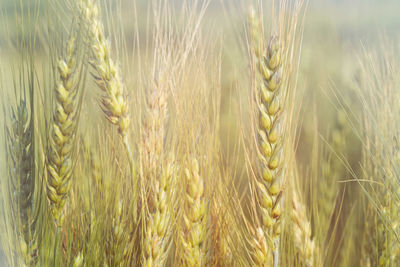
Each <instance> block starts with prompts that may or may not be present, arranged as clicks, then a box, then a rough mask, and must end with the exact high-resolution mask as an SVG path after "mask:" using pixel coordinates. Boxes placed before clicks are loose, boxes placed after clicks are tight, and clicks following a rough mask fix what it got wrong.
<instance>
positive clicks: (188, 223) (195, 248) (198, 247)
mask: <svg viewBox="0 0 400 267" xmlns="http://www.w3.org/2000/svg"><path fill="white" fill-rule="evenodd" d="M185 178H186V190H185V203H184V210H183V223H182V229H181V233H180V239H181V240H180V241H181V243H182V249H183V251H182V254H183V258H182V261H183V264H184V266H193V267H194V266H196V267H200V266H204V265H205V261H204V259H205V248H204V245H205V238H206V234H207V229H206V223H207V221H206V209H207V206H206V201H205V198H204V180H203V179H202V177H201V176H200V167H199V162H198V161H197V159H195V158H193V159H192V160H191V162H190V163H189V166H188V168H186V169H185Z"/></svg>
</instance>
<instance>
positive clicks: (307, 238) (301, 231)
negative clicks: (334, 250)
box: [291, 190, 315, 267]
mask: <svg viewBox="0 0 400 267" xmlns="http://www.w3.org/2000/svg"><path fill="white" fill-rule="evenodd" d="M292 207H293V209H292V214H291V219H292V228H293V235H294V244H295V246H296V248H297V250H298V252H299V255H300V259H301V260H302V261H303V262H304V263H305V264H306V266H308V267H311V266H313V261H314V250H315V245H314V240H313V239H312V237H311V224H310V221H309V219H308V218H307V214H306V210H305V207H304V205H303V203H302V202H300V200H299V198H298V196H297V193H296V192H295V191H294V190H293V194H292Z"/></svg>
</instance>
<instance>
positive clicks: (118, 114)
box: [79, 0, 138, 213]
mask: <svg viewBox="0 0 400 267" xmlns="http://www.w3.org/2000/svg"><path fill="white" fill-rule="evenodd" d="M79 8H80V11H81V12H82V14H83V19H84V21H85V24H86V25H87V27H88V31H89V35H90V42H89V43H90V48H91V54H92V56H91V64H92V66H93V67H94V69H95V71H96V74H95V75H94V77H95V79H96V83H97V86H98V87H99V88H100V89H101V90H102V91H103V92H104V95H103V97H102V101H101V104H102V110H103V112H104V114H105V116H106V118H107V119H108V120H109V121H110V122H111V123H112V124H114V125H116V126H118V132H119V134H120V135H121V137H122V141H123V144H124V148H125V150H126V153H127V156H128V160H129V165H130V168H131V175H132V178H133V184H134V199H136V198H137V196H138V190H137V184H136V170H135V165H134V160H133V154H132V149H131V146H130V144H129V141H128V128H129V124H130V119H129V116H128V115H129V114H128V104H127V97H126V94H125V92H124V90H125V85H124V83H123V82H122V77H121V70H120V68H119V67H118V64H116V63H115V62H114V61H113V60H112V58H111V47H110V43H109V42H108V41H107V39H106V36H105V33H104V27H103V24H102V23H101V20H100V18H99V8H98V6H97V5H96V2H95V1H94V0H80V2H79ZM135 213H136V212H135Z"/></svg>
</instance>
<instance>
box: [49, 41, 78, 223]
mask: <svg viewBox="0 0 400 267" xmlns="http://www.w3.org/2000/svg"><path fill="white" fill-rule="evenodd" d="M57 70H58V79H59V81H58V83H57V85H56V88H55V92H56V104H55V112H54V116H53V123H52V125H51V134H50V137H49V143H50V144H49V147H48V150H49V151H48V157H47V171H48V177H47V183H46V189H47V190H46V192H47V198H48V200H49V202H50V209H51V212H52V214H53V217H54V219H55V222H56V224H57V225H58V226H60V225H61V224H62V219H63V215H62V209H63V207H64V205H65V202H66V199H67V197H68V194H69V191H70V188H71V184H72V183H71V180H72V179H71V177H72V166H73V162H72V158H71V156H72V150H73V147H74V144H75V139H76V138H75V136H76V128H77V121H78V116H79V106H78V105H79V101H78V87H79V86H78V76H79V74H78V73H77V68H76V51H75V38H74V37H73V35H71V37H70V39H69V41H68V43H67V47H66V57H65V58H64V59H61V60H59V61H58V68H57Z"/></svg>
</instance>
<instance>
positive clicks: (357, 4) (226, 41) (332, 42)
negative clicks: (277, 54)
mask: <svg viewBox="0 0 400 267" xmlns="http://www.w3.org/2000/svg"><path fill="white" fill-rule="evenodd" d="M133 1H134V0H121V1H118V3H117V1H102V2H107V5H109V6H110V7H111V10H118V9H119V10H122V16H121V17H120V18H115V20H117V21H118V20H121V22H122V23H123V25H122V26H121V25H120V26H121V27H120V28H121V29H123V31H124V36H125V40H124V41H125V42H126V44H127V46H128V47H129V46H130V45H131V44H132V43H133V42H134V40H135V36H136V34H139V40H140V41H141V42H146V40H147V39H148V36H147V32H148V30H147V27H148V26H147V18H148V16H149V15H151V5H150V4H149V3H148V2H150V1H147V0H136V7H137V11H136V12H135V11H134V10H133V9H132V7H133V4H132V2H133ZM189 1H190V0H189ZM120 2H121V3H120ZM175 2H176V7H177V8H179V7H180V3H181V0H176V1H175ZM265 2H267V1H265ZM36 3H37V2H35V1H17V0H0V12H1V13H0V18H1V25H0V26H1V27H0V66H1V68H2V71H3V72H4V73H3V76H4V77H5V78H6V79H7V65H8V64H10V63H12V61H13V58H12V57H13V56H11V55H13V54H12V53H10V47H12V44H15V43H16V42H17V28H18V27H17V26H18V21H19V18H17V16H18V15H16V13H15V6H16V5H17V6H18V5H20V4H22V5H23V7H24V9H32V8H34V7H35V6H36ZM42 5H43V4H42ZM250 5H251V1H246V0H212V1H211V4H210V6H209V8H208V11H207V13H206V17H205V20H204V31H205V32H206V33H207V34H209V35H210V37H209V38H218V40H221V46H222V49H221V51H222V52H221V53H222V72H221V75H222V76H221V79H222V94H223V95H224V96H227V97H222V103H221V111H222V114H221V135H223V136H227V135H229V136H230V138H221V141H222V142H223V146H224V147H225V149H229V147H230V146H233V145H234V144H235V143H237V140H238V138H239V136H238V135H239V134H238V133H239V131H238V127H239V126H238V125H239V123H238V118H237V109H238V106H239V103H240V101H241V100H240V99H241V98H244V97H246V96H247V95H248V92H247V91H246V87H245V86H244V84H245V82H246V81H244V82H243V81H242V80H241V79H240V78H241V77H240V75H239V74H240V73H241V72H242V71H247V58H246V57H247V54H246V53H247V52H246V45H245V40H246V39H245V38H246V19H247V11H248V10H249V6H250ZM266 6H267V5H266ZM41 8H43V6H42V7H41ZM134 14H137V18H135V19H133V18H132V16H133V15H134ZM399 14H400V1H398V0H352V1H348V0H309V3H308V9H307V13H306V16H305V22H304V36H303V46H302V51H301V59H300V70H299V89H300V90H301V91H302V102H301V103H299V105H301V106H302V108H301V109H302V113H301V115H300V120H301V121H300V122H299V124H300V125H301V127H300V137H299V138H300V140H299V149H298V151H297V153H298V157H299V160H300V161H303V163H306V164H304V165H305V166H306V167H307V162H308V160H309V154H310V153H311V147H312V141H313V132H312V131H313V127H307V126H308V125H309V124H313V123H315V121H314V120H313V119H314V118H315V119H317V125H318V131H319V136H320V138H321V139H323V140H325V139H326V140H328V139H329V138H330V136H331V130H332V129H333V128H335V124H336V123H337V116H338V111H339V110H340V109H342V108H344V109H345V110H346V111H347V112H349V113H350V114H353V115H354V116H357V112H358V111H359V108H358V106H357V100H356V99H355V96H354V88H355V86H356V83H357V76H358V75H359V72H360V70H359V57H360V56H361V54H362V52H363V49H364V48H365V47H374V46H376V45H378V44H379V42H380V41H381V40H382V39H386V40H387V41H389V42H391V43H393V44H394V47H395V49H397V50H398V49H399V48H400V47H399V45H398V44H400V43H399V42H398V40H399V35H400V16H399ZM111 17H112V16H111ZM40 19H46V16H42V17H41V18H40ZM264 19H265V20H268V18H264ZM136 21H137V25H136ZM118 27H119V26H118ZM27 30H28V31H29V30H33V29H29V25H28V27H27ZM136 31H138V32H136ZM38 38H41V36H40V35H39V36H38ZM141 47H142V49H146V46H145V45H143V46H141ZM38 49H39V51H38V55H40V54H41V53H42V54H43V55H44V53H45V52H44V50H41V48H40V46H38ZM143 53H145V51H144V50H143ZM43 58H45V56H43ZM338 99H339V100H341V101H343V103H345V104H344V106H341V104H338V101H337V100H338ZM93 101H94V100H93ZM352 138H353V139H352ZM347 143H349V144H351V145H350V146H348V150H349V151H348V154H349V157H348V158H349V160H350V161H351V164H352V166H357V163H358V162H359V161H360V147H359V145H358V143H359V142H357V140H356V138H355V137H349V141H348V142H347ZM355 168H356V167H355ZM0 259H1V256H0ZM0 266H3V264H2V262H1V260H0Z"/></svg>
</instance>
